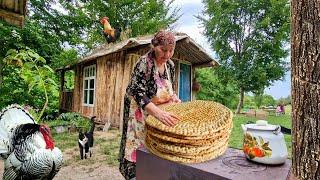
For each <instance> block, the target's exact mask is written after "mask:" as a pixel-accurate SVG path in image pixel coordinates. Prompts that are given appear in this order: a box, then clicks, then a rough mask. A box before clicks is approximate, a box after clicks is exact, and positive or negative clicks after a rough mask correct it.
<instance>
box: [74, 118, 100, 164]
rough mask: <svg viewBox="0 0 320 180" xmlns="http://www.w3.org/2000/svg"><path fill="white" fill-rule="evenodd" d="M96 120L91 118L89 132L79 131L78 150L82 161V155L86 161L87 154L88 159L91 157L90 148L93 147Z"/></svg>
mask: <svg viewBox="0 0 320 180" xmlns="http://www.w3.org/2000/svg"><path fill="white" fill-rule="evenodd" d="M95 119H96V116H93V117H92V118H91V119H90V122H91V128H90V131H89V132H84V133H83V132H82V131H79V140H78V144H79V149H80V158H81V159H83V154H84V158H85V159H87V153H89V155H90V157H91V156H92V151H91V149H90V148H92V147H93V131H94V128H95V122H94V120H95Z"/></svg>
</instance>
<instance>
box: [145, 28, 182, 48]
mask: <svg viewBox="0 0 320 180" xmlns="http://www.w3.org/2000/svg"><path fill="white" fill-rule="evenodd" d="M151 44H152V45H153V46H154V47H155V46H159V45H161V46H163V45H169V44H170V45H175V44H176V40H175V37H174V34H173V33H172V32H170V31H165V30H161V31H159V32H157V33H156V34H155V35H154V37H153V39H152V40H151Z"/></svg>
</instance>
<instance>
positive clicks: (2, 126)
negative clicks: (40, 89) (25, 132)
mask: <svg viewBox="0 0 320 180" xmlns="http://www.w3.org/2000/svg"><path fill="white" fill-rule="evenodd" d="M27 123H29V124H35V123H36V122H35V120H34V119H33V118H32V116H31V115H30V114H29V113H28V112H27V111H25V110H24V109H23V108H22V107H21V106H19V105H10V106H8V107H6V108H4V109H3V110H2V111H1V112H0V156H1V157H2V158H3V159H6V158H7V157H8V156H9V154H10V152H11V151H12V147H11V142H10V139H11V138H12V133H13V131H14V129H15V128H16V127H17V126H19V125H21V124H27Z"/></svg>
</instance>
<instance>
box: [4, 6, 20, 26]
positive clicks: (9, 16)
mask: <svg viewBox="0 0 320 180" xmlns="http://www.w3.org/2000/svg"><path fill="white" fill-rule="evenodd" d="M0 19H3V20H4V21H6V22H7V23H9V24H13V25H15V26H19V27H22V26H23V25H24V19H25V18H24V16H23V15H20V14H17V13H13V12H9V11H5V10H3V9H0Z"/></svg>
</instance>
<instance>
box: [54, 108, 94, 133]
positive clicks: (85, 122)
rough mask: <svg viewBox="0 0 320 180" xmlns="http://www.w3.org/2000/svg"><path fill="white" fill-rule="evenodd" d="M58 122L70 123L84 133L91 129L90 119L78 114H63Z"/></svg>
mask: <svg viewBox="0 0 320 180" xmlns="http://www.w3.org/2000/svg"><path fill="white" fill-rule="evenodd" d="M58 120H60V121H64V122H68V123H69V124H70V125H73V126H75V127H76V128H77V129H78V130H81V131H82V132H84V131H89V130H90V127H91V123H90V121H89V119H88V118H85V117H83V116H81V114H79V113H76V112H68V113H62V114H61V115H60V116H59V118H58Z"/></svg>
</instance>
